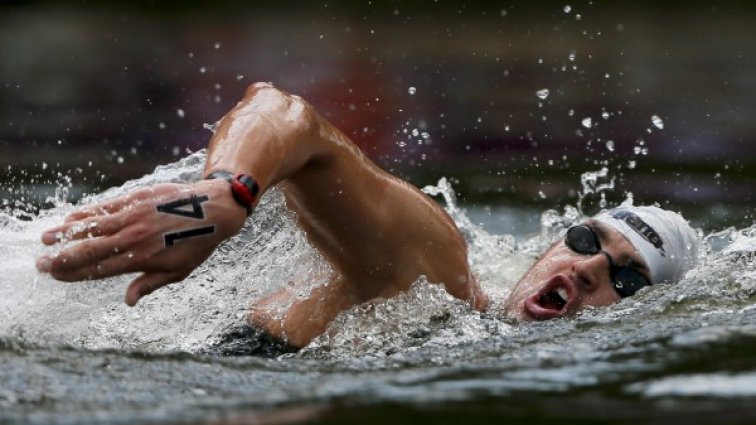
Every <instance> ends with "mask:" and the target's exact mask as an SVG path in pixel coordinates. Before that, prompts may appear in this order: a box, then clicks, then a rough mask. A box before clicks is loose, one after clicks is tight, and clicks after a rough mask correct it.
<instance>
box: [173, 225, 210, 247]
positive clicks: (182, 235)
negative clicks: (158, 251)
mask: <svg viewBox="0 0 756 425" xmlns="http://www.w3.org/2000/svg"><path fill="white" fill-rule="evenodd" d="M211 233H215V225H212V226H205V227H197V228H196V229H189V230H181V231H179V232H173V233H166V234H165V235H164V238H165V246H166V248H167V247H169V246H173V245H174V244H175V243H176V241H178V240H179V239H186V238H193V237H195V236H203V235H209V234H211Z"/></svg>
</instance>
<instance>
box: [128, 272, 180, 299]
mask: <svg viewBox="0 0 756 425" xmlns="http://www.w3.org/2000/svg"><path fill="white" fill-rule="evenodd" d="M179 280H181V276H180V275H178V274H176V273H175V272H173V273H171V272H158V273H145V274H143V275H141V276H139V277H138V278H136V279H134V281H133V282H131V284H130V285H129V287H128V289H126V300H125V301H126V304H128V305H130V306H132V307H133V306H135V305H136V303H137V301H139V299H141V298H142V297H144V296H145V295H149V294H151V293H152V292H153V291H155V290H156V289H158V288H162V287H163V286H165V285H168V284H169V283H174V282H178V281H179Z"/></svg>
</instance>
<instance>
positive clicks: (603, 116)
mask: <svg viewBox="0 0 756 425" xmlns="http://www.w3.org/2000/svg"><path fill="white" fill-rule="evenodd" d="M601 118H603V119H605V120H608V119H609V112H606V111H604V112H602V113H601Z"/></svg>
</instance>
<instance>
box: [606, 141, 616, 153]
mask: <svg viewBox="0 0 756 425" xmlns="http://www.w3.org/2000/svg"><path fill="white" fill-rule="evenodd" d="M606 150H608V151H609V152H614V141H612V140H607V141H606Z"/></svg>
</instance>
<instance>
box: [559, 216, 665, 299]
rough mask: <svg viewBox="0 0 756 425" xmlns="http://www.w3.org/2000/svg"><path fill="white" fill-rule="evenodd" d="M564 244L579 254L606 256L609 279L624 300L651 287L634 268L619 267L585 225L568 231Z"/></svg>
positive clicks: (579, 225)
mask: <svg viewBox="0 0 756 425" xmlns="http://www.w3.org/2000/svg"><path fill="white" fill-rule="evenodd" d="M564 243H565V244H566V245H567V247H569V248H570V249H571V250H573V251H575V252H577V253H578V254H585V255H595V254H599V253H601V254H604V255H605V256H606V259H607V260H609V278H610V279H611V281H612V286H613V287H614V290H615V291H617V293H618V294H619V296H620V297H622V298H624V297H629V296H630V295H633V294H635V293H636V292H638V290H639V289H641V288H643V287H644V286H646V285H651V282H649V281H648V279H646V277H645V276H643V274H641V272H639V271H638V270H637V269H635V268H634V267H630V266H618V265H617V263H615V262H614V259H612V256H611V255H609V253H607V252H606V251H602V250H601V242H599V238H598V235H596V232H594V231H593V229H591V228H590V227H588V226H586V225H585V224H578V225H576V226H572V227H570V228H569V229H567V235H566V236H565V237H564Z"/></svg>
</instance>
